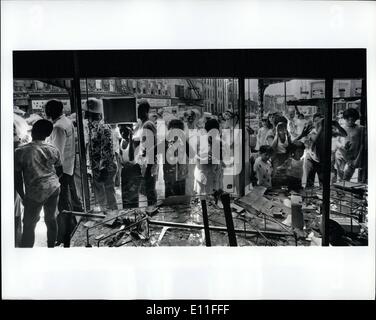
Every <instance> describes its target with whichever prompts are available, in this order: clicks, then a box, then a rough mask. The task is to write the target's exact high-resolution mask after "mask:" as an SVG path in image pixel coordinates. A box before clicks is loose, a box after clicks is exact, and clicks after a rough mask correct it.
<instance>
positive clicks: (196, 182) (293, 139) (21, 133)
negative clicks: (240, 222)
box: [14, 98, 366, 247]
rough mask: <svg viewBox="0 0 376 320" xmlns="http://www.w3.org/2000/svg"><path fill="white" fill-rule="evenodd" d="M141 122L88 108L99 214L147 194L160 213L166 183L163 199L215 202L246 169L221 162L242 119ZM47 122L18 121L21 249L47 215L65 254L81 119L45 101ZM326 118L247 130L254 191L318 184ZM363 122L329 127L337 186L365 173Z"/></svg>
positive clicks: (186, 116)
mask: <svg viewBox="0 0 376 320" xmlns="http://www.w3.org/2000/svg"><path fill="white" fill-rule="evenodd" d="M137 113H138V121H137V122H136V123H133V124H130V123H119V124H108V123H105V121H104V110H103V101H102V100H101V99H96V98H89V99H88V100H87V101H86V103H85V105H84V106H83V118H84V121H83V125H84V142H85V150H86V159H87V164H88V168H89V170H88V174H89V177H90V182H91V183H90V187H91V190H92V191H93V193H94V199H95V203H96V204H97V205H98V207H99V210H100V211H101V212H104V213H106V212H108V211H111V210H118V209H119V205H120V206H122V208H131V207H138V206H139V205H140V195H143V196H144V197H145V198H146V201H147V205H148V206H152V205H155V204H156V203H157V199H158V195H159V194H157V186H156V183H157V181H163V189H164V197H171V196H186V195H188V196H192V195H197V196H202V197H207V196H209V195H213V194H216V192H217V191H219V190H221V189H222V188H223V184H224V182H223V181H224V180H223V176H224V169H225V168H226V166H236V165H239V164H237V163H235V162H236V161H234V157H232V162H231V161H230V162H226V161H224V159H225V158H226V159H228V157H227V156H228V155H231V150H232V151H233V150H234V146H235V145H236V144H237V143H238V141H239V139H240V136H236V130H234V129H237V128H239V121H238V116H237V114H236V113H234V112H233V111H232V110H227V111H226V112H225V113H223V114H221V115H218V116H215V115H212V114H210V113H206V112H204V113H201V112H200V111H198V110H197V109H191V110H188V111H185V112H181V113H170V112H165V111H163V110H162V109H159V110H158V111H157V112H156V113H151V110H150V105H149V103H148V102H147V101H142V102H141V103H139V105H138V108H137ZM44 114H45V118H44V119H43V118H42V117H29V118H27V119H25V118H24V116H23V115H22V114H20V113H19V112H17V114H16V113H15V115H14V148H15V167H14V169H15V217H16V219H15V221H16V246H20V247H33V245H34V241H35V239H34V238H35V235H34V234H35V228H36V225H37V223H38V221H39V219H40V213H41V210H42V208H43V211H44V221H45V224H46V226H47V245H48V247H54V246H56V245H61V244H63V245H64V246H65V247H68V246H69V238H70V234H71V232H72V230H73V228H74V226H75V224H76V223H77V222H76V220H75V218H74V215H70V214H66V212H69V211H83V205H82V199H83V188H82V186H81V182H80V177H81V172H80V170H81V167H80V161H79V157H78V154H79V152H78V136H77V124H76V117H75V114H72V115H71V116H66V115H65V114H64V113H63V104H62V102H61V101H59V100H50V101H48V102H47V103H46V105H45V108H44ZM323 119H324V118H323V116H322V115H321V114H319V113H317V114H315V115H314V116H313V118H312V120H307V119H306V118H305V117H304V115H303V114H302V113H300V112H299V110H298V108H295V109H294V110H289V112H288V113H287V114H286V115H282V114H280V113H273V114H269V115H268V116H266V117H263V118H262V119H261V122H260V128H258V130H253V129H250V130H248V132H249V134H250V135H253V136H255V137H256V139H255V142H256V143H255V145H254V146H252V147H251V149H253V150H252V151H253V153H252V154H253V155H254V156H251V159H250V163H251V168H250V169H251V170H250V178H251V181H252V183H253V185H261V186H264V187H266V188H272V187H279V186H287V187H288V188H290V189H293V190H300V189H301V188H302V187H303V176H305V177H306V181H305V183H304V184H305V187H312V186H313V185H314V183H315V176H316V175H317V176H318V180H319V183H320V184H321V183H322V172H323V170H322V165H323V162H324V160H325V159H324V158H323V156H324V153H323V147H324V141H323ZM358 119H359V114H358V112H357V111H356V110H355V109H347V110H345V111H344V112H343V120H341V121H344V123H343V124H342V126H341V125H340V124H339V123H338V122H337V121H333V122H332V128H333V129H332V131H333V143H332V162H331V164H332V171H333V172H335V177H336V178H338V179H342V180H350V179H351V177H352V176H353V174H354V171H355V169H356V168H361V167H362V165H363V164H362V154H363V152H364V148H365V147H366V142H365V129H364V127H363V126H360V125H359V124H358V123H357V122H358V121H357V120H358ZM225 129H230V131H231V132H233V135H232V136H231V137H230V139H228V138H227V139H226V138H225V137H224V136H223V135H221V133H222V132H224V130H225ZM213 132H214V134H213ZM203 137H204V139H203ZM205 141H207V143H204V142H205ZM216 146H220V147H219V148H218V147H217V148H216ZM224 152H225V153H228V154H226V155H225V154H224ZM230 159H231V157H230ZM233 172H237V171H236V170H235V171H233ZM237 174H239V172H237ZM116 187H120V190H121V203H118V201H117V197H116ZM22 207H23V208H24V209H23V219H22V223H21V216H22V213H21V212H22V209H21V208H22ZM21 226H22V227H21Z"/></svg>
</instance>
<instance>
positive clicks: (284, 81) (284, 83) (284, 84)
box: [283, 80, 287, 113]
mask: <svg viewBox="0 0 376 320" xmlns="http://www.w3.org/2000/svg"><path fill="white" fill-rule="evenodd" d="M283 86H284V89H285V113H287V101H286V80H283Z"/></svg>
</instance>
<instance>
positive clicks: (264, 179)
mask: <svg viewBox="0 0 376 320" xmlns="http://www.w3.org/2000/svg"><path fill="white" fill-rule="evenodd" d="M253 170H254V171H255V173H256V178H257V184H258V185H259V186H264V187H266V188H270V187H271V186H272V165H271V163H270V162H269V161H268V162H264V161H262V159H261V157H258V158H257V159H256V160H255V164H254V165H253Z"/></svg>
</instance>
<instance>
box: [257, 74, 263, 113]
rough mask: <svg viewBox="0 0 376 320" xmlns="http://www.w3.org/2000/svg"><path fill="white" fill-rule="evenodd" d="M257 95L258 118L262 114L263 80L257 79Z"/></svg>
mask: <svg viewBox="0 0 376 320" xmlns="http://www.w3.org/2000/svg"><path fill="white" fill-rule="evenodd" d="M258 96H259V102H260V104H259V119H261V118H262V116H263V115H264V80H262V79H259V80H258Z"/></svg>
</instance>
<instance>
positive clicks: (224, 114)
mask: <svg viewBox="0 0 376 320" xmlns="http://www.w3.org/2000/svg"><path fill="white" fill-rule="evenodd" d="M270 52H271V53H272V52H273V51H270ZM339 52H341V51H339ZM23 53H24V54H27V52H23ZM166 53H167V52H166ZM47 54H48V53H47ZM78 54H79V53H78ZM108 54H109V55H111V52H108ZM120 54H121V53H120ZM125 54H126V52H125ZM149 54H150V55H151V56H152V55H153V52H152V51H151V52H149ZM160 54H162V55H163V52H162V53H160ZM210 54H214V55H215V54H216V51H213V52H211V53H208V55H210ZM275 54H276V55H278V52H275ZM339 54H340V53H339ZM15 55H17V53H15ZM313 56H314V54H313ZM361 58H362V57H361V55H360V57H359V59H361ZM364 58H365V55H363V60H364ZM349 62H350V63H351V62H352V61H351V60H350V61H349ZM15 63H17V59H15ZM354 63H355V62H354ZM357 63H358V62H357ZM344 69H345V68H344ZM361 71H362V70H359V74H360V73H361ZM343 72H345V70H343ZM239 81H242V84H243V85H239ZM329 81H331V82H332V83H330V84H328V83H327V81H326V80H325V79H313V80H312V79H239V78H232V79H224V78H204V79H197V78H177V79H171V78H167V79H160V78H152V79H139V78H136V79H126V78H117V77H116V78H101V79H92V78H86V79H79V89H80V91H74V81H73V80H67V79H56V78H54V79H45V80H43V79H39V80H30V79H27V80H24V79H19V78H17V79H15V80H14V139H15V141H14V148H15V150H14V152H15V158H14V163H15V165H14V174H15V217H16V220H15V223H16V225H15V230H16V234H15V241H16V242H15V245H16V247H24V248H25V247H26V248H30V247H33V246H48V247H54V246H64V247H70V246H73V247H74V246H83V247H92V246H98V247H100V246H108V247H120V246H151V247H153V246H157V247H158V246H286V245H295V246H322V245H323V246H325V245H326V246H327V245H332V246H366V245H367V244H368V224H367V222H368V210H367V209H368V206H367V202H368V188H367V172H368V170H367V135H366V132H367V97H366V95H365V91H364V90H363V91H362V87H364V84H365V83H366V79H364V78H360V79H334V78H332V79H330V80H329ZM327 86H328V87H330V88H332V90H331V91H332V92H328V90H327V89H326V87H327ZM75 93H76V95H75ZM77 93H78V94H79V96H78V97H77ZM240 95H241V96H242V98H241V99H240ZM326 95H327V96H326ZM76 99H80V100H79V102H77V101H76ZM329 104H331V106H328V105H329ZM329 108H330V109H331V112H330V113H329V115H330V117H329V118H328V112H327V109H329ZM78 113H79V114H80V115H81V116H78V115H77V114H78ZM327 123H329V125H328V124H327ZM328 128H329V129H330V130H329V131H328V132H327V131H325V129H328ZM242 132H244V134H242ZM243 146H244V148H243ZM325 146H331V148H328V149H325ZM328 151H329V153H327V152H328ZM243 152H245V153H243ZM149 155H150V157H149ZM243 165H245V167H242V166H243ZM325 179H327V180H329V181H326V182H327V183H326V184H325ZM328 182H329V183H328ZM324 195H329V197H324ZM328 209H329V210H328Z"/></svg>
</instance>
